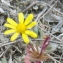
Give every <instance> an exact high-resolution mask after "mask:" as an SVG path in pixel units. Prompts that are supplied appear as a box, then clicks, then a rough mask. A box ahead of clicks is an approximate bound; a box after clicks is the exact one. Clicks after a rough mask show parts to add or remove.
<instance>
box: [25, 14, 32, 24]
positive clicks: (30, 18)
mask: <svg viewBox="0 0 63 63" xmlns="http://www.w3.org/2000/svg"><path fill="white" fill-rule="evenodd" d="M32 19H33V14H29V15H28V16H27V18H26V20H25V22H24V24H25V25H28V24H29V23H30V22H31V20H32Z"/></svg>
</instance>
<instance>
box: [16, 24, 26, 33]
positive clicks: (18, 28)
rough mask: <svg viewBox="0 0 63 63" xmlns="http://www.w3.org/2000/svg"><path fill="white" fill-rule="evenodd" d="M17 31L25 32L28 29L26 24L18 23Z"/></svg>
mask: <svg viewBox="0 0 63 63" xmlns="http://www.w3.org/2000/svg"><path fill="white" fill-rule="evenodd" d="M16 29H17V32H19V33H23V32H24V31H25V30H26V26H25V25H24V24H21V23H20V24H18V26H17V27H16Z"/></svg>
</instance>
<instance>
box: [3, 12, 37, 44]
mask: <svg viewBox="0 0 63 63" xmlns="http://www.w3.org/2000/svg"><path fill="white" fill-rule="evenodd" d="M32 19H33V14H29V15H28V16H27V18H26V19H25V20H24V15H23V13H19V14H18V20H19V23H16V22H15V21H14V20H13V19H11V18H7V22H8V23H5V24H4V26H5V27H8V28H10V29H9V30H6V31H5V32H4V34H10V33H14V34H13V35H12V36H11V39H10V40H11V41H14V40H15V39H16V38H17V37H18V35H19V34H21V35H22V39H23V40H24V42H25V43H26V44H28V43H29V42H30V40H29V38H28V36H31V37H32V38H37V34H36V33H35V32H33V31H32V30H31V29H32V28H33V27H34V26H35V25H36V24H37V22H35V21H33V22H31V21H32Z"/></svg>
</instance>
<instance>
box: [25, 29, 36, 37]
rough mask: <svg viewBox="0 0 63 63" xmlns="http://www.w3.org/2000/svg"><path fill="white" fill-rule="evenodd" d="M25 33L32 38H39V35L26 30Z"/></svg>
mask: <svg viewBox="0 0 63 63" xmlns="http://www.w3.org/2000/svg"><path fill="white" fill-rule="evenodd" d="M25 33H26V34H27V35H29V36H31V37H32V38H37V34H36V33H35V32H33V31H31V30H26V31H25Z"/></svg>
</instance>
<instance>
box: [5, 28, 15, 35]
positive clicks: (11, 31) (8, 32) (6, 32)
mask: <svg viewBox="0 0 63 63" xmlns="http://www.w3.org/2000/svg"><path fill="white" fill-rule="evenodd" d="M14 32H16V30H14V29H10V30H6V31H5V32H4V34H10V33H14Z"/></svg>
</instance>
